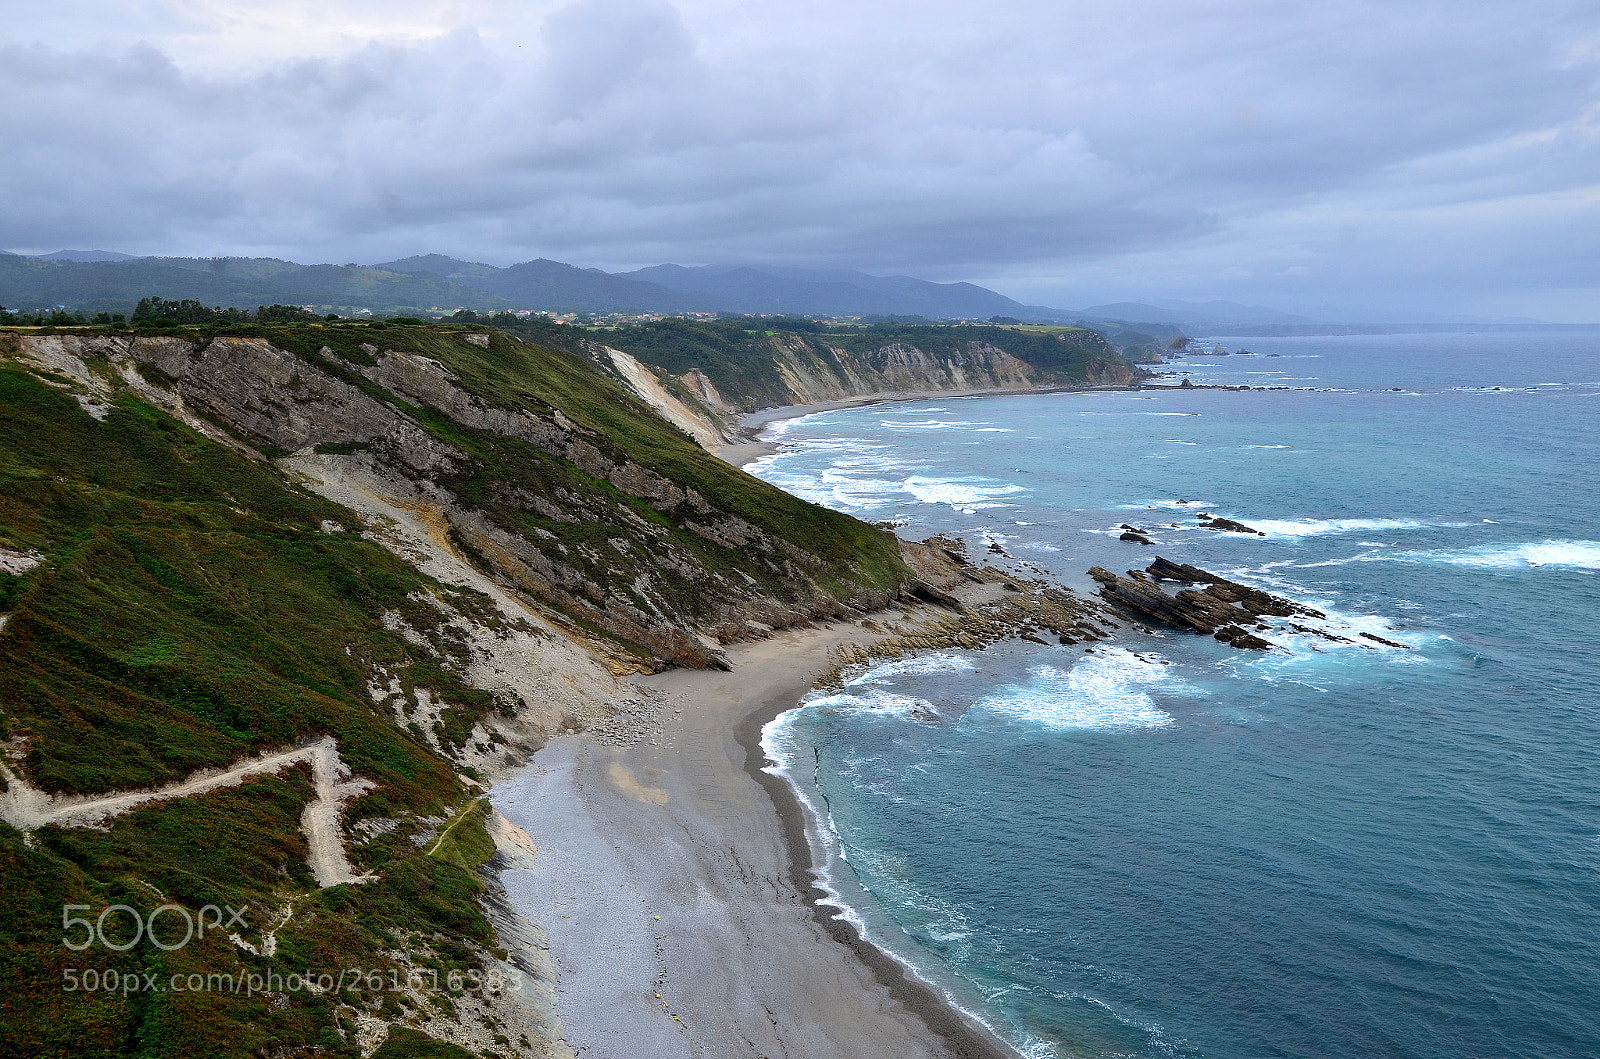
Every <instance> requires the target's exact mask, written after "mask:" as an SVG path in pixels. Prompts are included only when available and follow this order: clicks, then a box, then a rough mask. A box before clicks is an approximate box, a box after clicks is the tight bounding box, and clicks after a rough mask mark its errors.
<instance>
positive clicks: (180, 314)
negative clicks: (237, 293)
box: [0, 295, 339, 327]
mask: <svg viewBox="0 0 1600 1059" xmlns="http://www.w3.org/2000/svg"><path fill="white" fill-rule="evenodd" d="M337 319H339V316H338V314H337V313H329V314H328V315H327V316H325V317H324V316H318V315H317V314H316V313H314V312H311V311H310V310H308V309H304V308H301V307H300V306H298V305H278V304H277V303H273V304H272V305H258V306H256V309H255V311H254V312H251V311H250V310H249V309H235V308H234V307H232V306H229V307H228V308H226V309H224V308H223V307H222V306H220V305H217V306H208V305H206V304H205V303H204V302H200V301H197V300H195V299H194V298H184V299H182V300H178V301H174V300H172V299H168V298H162V297H159V296H156V295H152V296H151V297H148V298H140V299H139V304H138V305H136V306H134V308H133V319H132V320H131V321H130V320H129V319H128V318H127V317H126V316H124V315H123V314H122V313H106V312H101V313H95V314H94V315H93V316H90V315H89V314H87V313H83V312H77V313H69V312H67V311H66V310H65V309H52V310H49V311H46V310H43V309H41V310H39V311H38V312H36V313H27V312H18V311H16V310H14V309H7V308H6V307H5V306H4V305H0V325H12V326H21V327H94V326H100V327H108V326H109V327H122V326H125V325H127V324H129V323H131V324H132V325H133V326H134V327H179V326H182V325H184V324H233V323H237V324H297V323H306V322H308V321H311V320H337Z"/></svg>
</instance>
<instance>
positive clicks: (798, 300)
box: [623, 265, 1075, 323]
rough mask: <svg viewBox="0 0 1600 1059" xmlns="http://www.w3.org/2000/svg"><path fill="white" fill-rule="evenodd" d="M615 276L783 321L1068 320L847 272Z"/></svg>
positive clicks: (1064, 315)
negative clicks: (775, 315) (857, 318)
mask: <svg viewBox="0 0 1600 1059" xmlns="http://www.w3.org/2000/svg"><path fill="white" fill-rule="evenodd" d="M623 275H625V276H628V277H630V278H633V279H639V280H648V281H650V282H652V283H657V284H660V285H661V286H663V287H669V288H671V289H672V290H675V291H681V292H682V293H684V294H691V295H697V296H699V297H702V298H705V299H708V300H709V301H711V302H714V303H715V304H716V305H717V307H718V308H719V309H722V310H723V311H727V312H741V313H784V314H787V315H791V316H922V317H926V318H927V319H930V320H949V319H962V320H987V319H989V318H990V317H992V316H1006V317H1013V318H1016V319H1019V320H1026V321H1029V322H1035V323H1060V322H1063V321H1065V320H1067V319H1069V318H1070V317H1072V316H1073V315H1075V314H1072V313H1068V312H1064V311H1062V310H1060V309H1049V308H1045V307H1043V306H1036V305H1023V304H1022V303H1021V302H1018V301H1014V300H1012V299H1011V298H1007V297H1006V296H1005V295H1003V294H996V293H995V292H994V291H992V290H989V289H988V288H986V287H980V286H978V285H976V284H974V283H932V282H929V281H928V280H921V279H913V278H912V277H910V276H871V275H868V274H867V273H865V272H856V271H853V270H850V269H798V268H771V267H766V268H751V267H748V266H730V265H705V266H700V267H697V268H687V267H685V266H683V265H655V266H653V267H651V268H642V269H638V270H637V271H634V272H626V273H623Z"/></svg>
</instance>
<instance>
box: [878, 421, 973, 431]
mask: <svg viewBox="0 0 1600 1059" xmlns="http://www.w3.org/2000/svg"><path fill="white" fill-rule="evenodd" d="M878 425H879V426H881V427H887V428H889V429H890V430H953V429H955V428H957V427H986V426H988V425H989V424H987V423H975V422H972V421H970V420H965V419H925V420H923V421H922V422H920V423H894V422H888V421H883V422H880V423H879V424H878Z"/></svg>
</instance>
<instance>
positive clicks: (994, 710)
mask: <svg viewBox="0 0 1600 1059" xmlns="http://www.w3.org/2000/svg"><path fill="white" fill-rule="evenodd" d="M1028 675H1029V676H1030V677H1031V678H1032V679H1030V680H1029V681H1028V682H1027V683H1025V684H1008V685H1005V686H1003V687H999V688H996V689H995V690H994V691H992V692H990V693H989V694H987V695H985V696H984V697H983V698H981V699H979V700H978V701H977V702H975V703H973V704H972V711H971V714H978V715H982V714H991V715H1000V716H1002V717H1004V718H1007V719H1009V720H1014V721H1023V722H1027V723H1031V724H1037V725H1040V726H1042V727H1045V728H1054V729H1118V728H1166V727H1168V726H1169V725H1171V724H1172V723H1173V722H1172V715H1171V714H1169V713H1167V712H1166V711H1165V710H1163V709H1161V707H1159V706H1157V705H1156V703H1155V700H1154V699H1152V698H1151V697H1150V694H1149V692H1148V691H1147V690H1146V689H1147V688H1150V687H1152V686H1154V685H1157V684H1163V683H1167V684H1171V683H1173V681H1172V678H1171V677H1170V676H1169V675H1168V674H1167V672H1166V668H1165V667H1164V666H1162V665H1161V664H1160V663H1159V662H1156V661H1150V660H1148V659H1147V658H1142V657H1140V656H1139V655H1136V654H1134V653H1133V652H1132V651H1128V650H1124V649H1122V648H1103V649H1101V650H1100V651H1099V652H1097V653H1096V654H1094V655H1093V656H1091V657H1085V658H1082V659H1080V660H1078V661H1076V662H1073V663H1072V664H1071V665H1069V666H1065V667H1063V666H1060V665H1052V664H1044V665H1036V666H1033V667H1031V668H1030V669H1029V670H1028ZM971 714H969V716H970V715H971ZM963 723H966V722H965V721H963Z"/></svg>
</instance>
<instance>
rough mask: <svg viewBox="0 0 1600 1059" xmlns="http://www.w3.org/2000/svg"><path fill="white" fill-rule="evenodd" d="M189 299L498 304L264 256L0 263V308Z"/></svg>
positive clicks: (411, 278)
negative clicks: (153, 296) (155, 296)
mask: <svg viewBox="0 0 1600 1059" xmlns="http://www.w3.org/2000/svg"><path fill="white" fill-rule="evenodd" d="M150 295H159V296H161V297H164V298H173V299H178V298H195V299H198V300H199V301H202V302H204V303H205V304H207V305H222V306H229V305H232V306H237V307H239V308H241V309H250V308H254V307H255V306H257V305H271V304H273V303H275V302H276V303H279V304H284V305H315V306H318V307H325V308H327V309H333V310H343V311H348V310H352V309H371V310H372V311H373V312H386V313H392V312H403V311H413V312H414V311H421V310H427V309H429V308H431V307H432V306H435V305H437V306H440V307H443V308H448V309H455V308H458V307H460V308H469V309H493V308H498V307H500V306H502V305H504V304H505V301H504V299H502V298H497V297H495V296H493V295H490V294H487V293H485V292H483V291H480V290H473V289H471V288H468V287H463V286H460V285H459V284H455V283H451V282H450V281H449V280H446V279H442V278H440V277H439V276H435V275H431V274H429V273H418V274H413V275H406V274H402V273H397V272H388V271H384V270H382V269H374V268H363V267H361V266H359V265H297V264H295V263H293V262H290V261H275V260H272V259H269V258H156V257H142V258H135V259H132V260H128V261H83V262H79V261H47V260H44V259H43V258H36V257H19V256H16V255H6V256H4V257H0V305H6V306H9V307H11V308H13V309H22V310H26V311H32V310H35V309H38V308H41V307H45V308H48V307H51V306H56V305H64V306H66V307H67V308H68V309H69V310H84V311H88V312H128V311H130V310H131V309H132V308H133V306H134V305H135V304H136V303H137V302H138V301H139V299H140V298H144V297H148V296H150Z"/></svg>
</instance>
